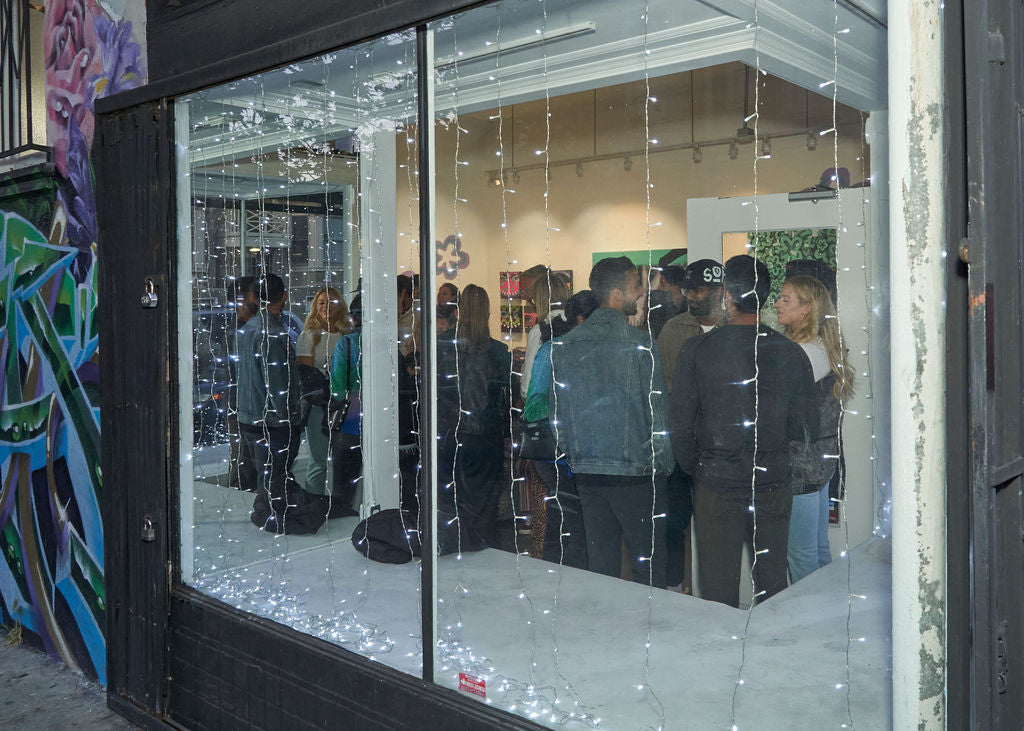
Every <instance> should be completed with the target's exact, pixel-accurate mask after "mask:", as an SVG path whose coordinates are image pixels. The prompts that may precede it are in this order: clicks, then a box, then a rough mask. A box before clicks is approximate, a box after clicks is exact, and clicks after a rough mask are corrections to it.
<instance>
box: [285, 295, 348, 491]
mask: <svg viewBox="0 0 1024 731" xmlns="http://www.w3.org/2000/svg"><path fill="white" fill-rule="evenodd" d="M350 329H351V321H350V320H349V316H348V307H346V306H345V300H344V299H342V296H341V292H339V291H338V290H337V289H335V288H334V287H321V288H320V289H318V290H317V292H316V294H315V295H313V304H312V306H311V307H310V308H309V315H308V316H307V317H306V324H305V327H304V328H303V330H302V332H301V333H300V334H299V342H298V347H297V348H296V353H297V355H298V360H299V370H300V371H301V372H302V375H303V391H304V392H306V393H310V394H313V395H310V396H309V397H307V398H306V401H307V402H308V403H309V416H308V418H307V419H306V444H308V445H309V461H308V462H307V467H306V491H307V492H309V493H312V494H313V495H325V496H326V495H329V494H330V489H329V485H328V473H327V452H328V448H329V444H328V442H329V439H328V436H329V435H328V433H327V427H326V424H327V419H326V404H327V398H328V397H329V395H330V386H329V385H328V384H329V379H330V376H331V357H332V355H333V353H334V347H335V346H336V345H337V344H338V341H339V340H341V338H342V337H343V336H344V335H345V333H347V332H348V331H349V330H350ZM317 391H319V392H320V395H315V394H316V393H317Z"/></svg>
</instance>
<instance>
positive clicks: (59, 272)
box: [0, 0, 145, 682]
mask: <svg viewBox="0 0 1024 731" xmlns="http://www.w3.org/2000/svg"><path fill="white" fill-rule="evenodd" d="M144 16H145V7H144V5H143V3H142V2H141V0H120V1H119V2H118V1H116V0H109V1H107V2H102V3H100V2H96V0H54V1H53V2H48V3H47V4H46V20H45V38H44V55H45V59H46V102H47V138H48V144H49V145H50V146H51V147H52V148H53V156H54V162H55V164H56V168H57V171H58V175H57V180H56V181H55V185H54V187H53V190H54V196H53V199H52V200H51V202H50V203H49V211H50V215H49V217H48V225H42V221H41V216H39V215H38V213H39V212H38V209H39V207H40V203H39V201H38V200H36V201H33V202H32V203H31V205H28V204H19V203H20V202H19V201H15V202H14V203H13V204H10V205H8V206H7V208H8V210H3V211H0V245H2V251H3V259H2V260H0V473H2V480H0V550H2V552H3V557H2V559H0V613H2V621H3V623H4V624H5V625H8V626H14V625H20V626H21V628H22V630H23V632H24V633H25V634H26V635H27V636H28V637H30V638H31V640H32V641H33V642H35V643H37V644H39V645H41V646H42V647H43V648H44V649H45V650H46V651H47V653H49V654H50V655H51V656H52V657H55V658H57V659H60V660H61V661H63V662H65V663H67V664H68V665H70V666H72V667H75V668H79V669H81V670H82V671H83V672H85V673H86V674H87V675H90V676H92V677H94V678H97V679H99V680H100V681H101V682H103V681H104V680H105V674H106V672H105V670H106V642H105V639H104V629H105V625H106V619H105V611H106V597H105V590H104V579H103V525H102V522H101V518H100V500H101V498H102V486H103V479H102V472H101V469H100V427H99V423H100V414H99V393H100V392H99V368H98V357H99V353H98V351H97V343H98V328H97V322H96V302H97V292H96V277H97V271H98V270H97V267H98V265H99V264H98V261H99V260H98V258H97V253H98V251H99V248H98V245H97V223H96V203H95V191H94V189H93V170H92V164H91V161H90V155H89V152H90V148H91V145H92V136H93V129H94V126H95V122H94V111H93V103H94V100H95V99H97V98H99V97H102V96H109V95H111V94H114V93H117V92H119V91H122V90H125V89H130V88H133V87H135V86H138V85H140V84H142V83H145V57H144V56H145V54H144V50H143V47H142V46H141V45H140V43H139V42H138V41H139V39H140V38H143V37H144V35H145V29H144V27H143V26H144V23H143V22H139V21H140V20H143V19H144ZM0 182H2V181H0ZM29 208H31V210H32V211H33V212H34V215H31V216H30V217H26V216H25V215H23V214H24V213H25V212H26V210H27V209H29Z"/></svg>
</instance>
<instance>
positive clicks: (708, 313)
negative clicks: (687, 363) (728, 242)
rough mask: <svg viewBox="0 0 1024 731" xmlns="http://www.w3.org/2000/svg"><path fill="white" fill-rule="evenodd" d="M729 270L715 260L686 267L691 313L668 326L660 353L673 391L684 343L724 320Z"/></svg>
mask: <svg viewBox="0 0 1024 731" xmlns="http://www.w3.org/2000/svg"><path fill="white" fill-rule="evenodd" d="M724 275H725V268H724V267H723V266H722V265H721V264H719V263H718V262H717V261H715V260H714V259H699V260H697V261H695V262H693V263H692V264H690V265H689V266H687V267H686V274H685V275H684V276H683V284H682V288H683V291H684V292H685V293H686V306H687V311H686V312H684V313H683V314H681V315H676V316H675V317H673V318H672V319H671V320H669V321H668V322H666V323H665V327H664V328H663V329H662V331H661V335H659V336H658V351H659V352H660V353H661V360H662V362H663V363H664V365H665V383H666V384H667V385H668V390H669V391H671V390H672V375H673V374H674V373H675V370H676V356H677V355H679V349H680V348H681V347H683V343H685V342H686V341H687V340H689V339H690V338H692V337H693V336H694V335H700V334H701V333H706V332H708V331H709V330H711V329H712V328H714V327H715V326H717V325H718V323H719V322H720V321H721V319H722V305H721V300H722V297H721V289H722V281H723V279H724Z"/></svg>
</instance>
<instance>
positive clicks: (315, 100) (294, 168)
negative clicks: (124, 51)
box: [175, 0, 891, 728]
mask: <svg viewBox="0 0 1024 731" xmlns="http://www.w3.org/2000/svg"><path fill="white" fill-rule="evenodd" d="M845 8H846V5H845V4H842V3H840V4H835V5H831V4H827V7H823V8H821V9H818V10H814V11H808V10H806V9H805V8H804V6H803V4H801V3H796V2H783V3H776V4H773V5H771V6H768V7H758V6H757V4H755V5H754V7H752V8H748V7H747V4H745V3H743V4H736V9H735V10H734V11H733V12H732V13H727V12H725V11H723V10H720V9H718V8H717V7H712V6H710V5H708V4H706V3H704V2H697V1H694V2H677V1H676V0H650V1H649V2H644V3H638V4H637V5H636V7H630V8H626V7H624V6H623V4H622V3H620V2H612V1H611V0H569V1H566V2H559V3H547V2H544V1H543V0H540V1H538V0H504V1H503V2H499V3H494V4H491V5H487V6H481V7H478V8H475V9H473V10H471V11H468V12H466V13H463V14H460V15H456V16H452V17H448V18H444V19H442V20H439V21H437V22H434V23H431V24H429V26H428V27H427V29H426V30H425V31H421V33H425V37H424V38H423V39H422V40H424V41H425V47H426V48H427V49H428V54H427V57H426V58H417V55H416V52H415V49H416V40H417V39H416V33H415V32H413V31H407V32H403V33H398V34H394V35H391V36H387V37H384V38H381V39H378V40H375V41H372V42H369V43H365V44H362V45H359V46H356V47H353V48H350V49H345V50H342V51H338V52H334V53H330V54H327V55H325V56H322V57H319V58H315V59H309V60H306V61H301V62H297V63H294V64H291V65H289V66H287V67H283V68H280V69H276V70H273V71H268V72H266V73H263V74H260V75H257V76H254V77H251V78H247V79H242V80H239V81H235V82H232V83H229V84H226V85H223V86H221V87H217V88H214V89H210V90H207V91H203V92H198V93H196V94H193V95H190V96H188V97H184V98H181V99H180V100H178V102H177V103H176V105H175V119H176V125H177V139H178V142H179V157H178V161H179V170H180V171H181V173H180V175H179V193H178V221H179V232H180V238H179V265H178V268H179V272H181V273H182V276H181V277H180V279H179V282H180V283H179V301H180V302H183V303H190V304H189V306H188V307H186V306H182V307H180V308H179V332H180V342H179V353H180V358H179V382H180V384H181V393H180V403H181V423H182V424H183V425H184V426H183V428H182V430H181V450H180V453H181V458H182V466H183V469H182V475H183V479H182V484H181V492H180V508H181V510H180V512H181V536H182V545H181V580H182V581H183V582H184V583H185V584H187V585H189V586H192V587H194V588H196V589H197V590H199V591H202V592H204V593H207V594H209V595H211V596H214V597H216V598H218V599H220V600H222V601H224V602H226V603H228V604H231V605H233V606H235V607H238V608H241V609H243V610H245V611H248V612H252V613H254V614H257V615H260V616H263V617H268V618H271V619H273V620H275V621H278V622H281V623H283V624H286V625H288V626H291V627H293V628H296V629H299V630H300V631H303V632H307V633H310V634H312V635H315V636H317V637H320V638H323V639H326V640H328V641H330V642H334V643H336V644H338V645H341V646H342V647H344V648H346V649H349V650H352V651H355V652H358V653H360V654H363V655H365V656H368V657H372V658H374V659H376V660H379V661H382V662H385V663H387V664H389V665H391V666H393V667H396V668H399V669H401V670H404V671H406V672H408V673H411V674H414V675H419V674H420V673H423V672H424V671H425V674H426V675H428V676H429V677H432V678H433V680H434V681H435V682H436V683H438V684H440V685H442V686H446V687H449V688H453V689H456V690H458V691H460V692H462V693H464V694H466V695H468V696H470V697H475V698H479V699H480V701H481V702H486V703H488V704H491V705H493V706H496V707H498V708H501V709H504V710H506V711H509V712H511V713H515V714H520V715H524V716H526V717H529V718H531V719H533V720H535V721H537V722H539V723H542V724H546V725H550V726H560V725H565V724H568V723H578V724H582V725H584V726H592V727H594V726H598V725H600V726H604V727H608V728H665V727H670V726H674V725H677V724H678V723H679V719H685V721H684V723H685V725H687V726H691V725H692V726H694V727H701V728H703V727H709V728H710V727H723V728H730V727H731V728H762V727H765V726H769V727H770V726H773V725H781V724H783V723H788V719H792V718H799V719H800V725H801V726H807V727H814V728H830V727H840V728H846V727H852V726H853V725H859V726H862V727H868V728H879V727H886V726H887V725H891V720H890V719H891V701H890V698H891V670H890V668H891V661H890V656H891V651H890V646H891V639H890V638H891V633H890V629H889V628H890V615H891V608H890V607H891V601H890V596H891V595H890V567H889V563H888V559H887V555H888V553H887V546H888V543H887V535H888V514H889V493H888V480H889V477H888V475H889V457H888V454H889V450H888V434H887V432H886V431H885V426H884V425H885V424H887V423H888V417H889V406H888V385H887V384H888V375H889V374H888V362H887V340H888V313H887V303H888V294H887V281H888V240H887V235H888V230H887V221H886V213H885V212H886V209H887V204H888V194H887V191H886V189H885V181H886V179H887V176H886V174H885V170H886V164H887V161H886V135H887V132H886V111H885V110H886V105H887V102H886V97H885V88H884V75H885V74H884V59H885V57H886V53H885V49H886V37H885V27H884V22H881V21H878V20H876V19H873V18H871V17H870V16H869V15H867V14H865V13H856V14H855V13H852V12H849V11H847V10H846V9H845ZM418 67H422V68H423V69H425V70H426V72H427V75H426V76H424V77H422V78H418V76H417V68H418ZM418 83H421V84H422V85H423V87H424V88H427V89H429V93H428V94H426V95H425V98H424V99H423V100H422V101H424V102H425V105H426V107H428V108H430V109H431V110H432V116H433V118H432V119H430V120H420V119H419V118H418V112H417V108H418V107H417V104H418V102H419V101H421V100H420V99H418V96H417V86H418ZM428 123H429V124H430V127H428V128H427V130H429V132H430V134H429V135H427V134H422V135H421V134H420V131H421V130H422V129H423V128H422V127H421V125H422V124H428ZM421 144H422V145H424V146H425V147H426V152H427V153H428V155H429V156H430V159H431V170H430V171H429V174H424V175H423V176H422V177H423V178H424V180H421V175H420V172H421V171H420V170H419V165H418V160H419V154H420V145H421ZM424 196H425V197H426V198H427V201H428V202H429V204H430V205H429V210H430V212H431V218H430V220H429V221H428V222H425V223H426V225H425V226H424V228H425V229H429V230H432V231H433V235H432V236H431V237H430V238H431V239H432V241H431V242H427V243H426V244H421V242H420V238H421V235H420V228H421V222H420V220H419V210H420V208H419V206H420V204H421V200H422V199H423V197H424ZM423 245H426V246H428V247H429V250H430V252H431V254H430V256H431V258H433V260H434V262H435V265H434V268H433V271H422V270H421V268H420V262H421V246H423ZM751 257H752V258H751ZM421 285H422V291H421ZM424 321H426V322H427V323H428V328H429V330H430V331H431V335H432V337H433V341H432V344H433V345H434V346H436V352H435V353H433V354H432V355H431V357H427V356H426V355H424V351H423V348H422V347H421V344H420V343H419V342H418V341H419V340H421V339H422V337H423V335H422V330H421V328H422V327H423V322H424ZM427 342H431V341H430V339H429V338H428V341H427ZM430 350H431V349H430V348H428V349H427V353H428V354H429V351H430ZM428 384H429V386H430V388H426V386H427V385H428ZM424 391H433V392H434V396H433V397H432V398H431V399H423V396H422V395H423V393H424ZM424 400H428V401H429V403H427V404H426V411H427V413H428V415H429V417H430V419H429V421H428V422H427V423H424V424H421V423H420V413H419V411H418V409H419V407H420V404H421V401H424ZM189 415H191V423H192V429H191V430H189V429H188V428H187V424H188V423H189ZM426 446H429V447H430V449H431V451H433V450H434V449H435V447H436V460H424V459H421V454H420V450H421V449H423V448H424V447H426ZM423 465H430V469H431V473H430V474H429V475H427V479H426V480H424V482H425V483H429V484H431V485H432V488H433V489H432V492H431V493H429V494H427V495H424V494H422V492H421V490H420V489H419V484H420V481H421V479H422V477H423V476H422V475H421V467H422V466H423ZM435 504H436V510H433V511H431V510H430V506H433V505H435ZM389 511H393V512H389ZM365 519H369V522H370V524H371V525H374V524H376V526H377V527H376V528H375V529H374V530H376V531H379V532H376V533H375V535H373V536H371V529H370V528H367V527H366V524H365V523H362V522H361V521H363V520H365ZM389 521H390V522H389ZM427 521H429V522H430V524H431V525H433V526H436V527H435V528H434V530H432V531H428V532H427V534H428V535H433V539H432V541H429V542H427V541H424V542H425V543H426V544H427V545H426V549H430V550H432V551H433V555H430V554H428V556H430V562H431V563H432V564H433V566H432V568H433V570H432V571H431V572H429V574H427V573H422V574H421V567H422V565H421V557H420V548H419V543H420V538H421V529H422V528H423V527H424V526H426V525H427ZM426 549H425V550H426ZM427 575H429V576H430V577H431V578H430V580H429V583H427V584H424V581H423V578H422V577H423V576H427ZM422 592H427V595H428V596H433V597H436V603H434V604H433V613H432V614H431V615H430V616H426V617H424V616H423V615H422V613H421V609H420V607H421V606H423V604H422V600H421V593H422ZM426 606H430V602H429V601H428V602H426ZM431 624H433V625H434V626H435V627H436V633H435V636H433V637H429V632H424V631H423V629H422V628H423V627H424V626H428V627H429V626H431ZM425 636H426V637H425ZM424 643H427V647H428V648H429V649H430V651H431V652H430V653H429V654H430V657H431V661H430V662H427V664H426V667H424V660H423V658H424V649H425V647H424Z"/></svg>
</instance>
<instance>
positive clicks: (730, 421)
mask: <svg viewBox="0 0 1024 731" xmlns="http://www.w3.org/2000/svg"><path fill="white" fill-rule="evenodd" d="M770 283H771V282H770V278H769V274H768V268H767V267H765V265H764V264H762V263H761V262H760V261H755V260H754V259H753V258H751V257H749V256H745V255H744V256H736V257H733V258H732V259H730V260H729V261H728V262H726V265H725V287H724V289H723V295H722V299H723V305H724V308H725V312H726V322H725V324H724V326H723V327H720V328H717V329H716V330H712V331H711V332H709V333H706V334H704V335H699V336H697V337H695V338H691V339H690V340H688V341H687V342H686V343H685V344H684V345H683V347H682V349H681V350H680V352H679V358H678V359H677V362H676V372H675V377H674V378H673V390H672V394H671V403H672V449H673V452H674V453H675V456H676V460H677V461H678V462H679V466H680V467H681V468H682V469H683V471H684V472H686V473H688V474H690V475H693V478H694V516H695V521H694V522H695V526H696V533H697V567H698V577H699V581H700V590H701V596H703V597H704V598H705V599H709V600H711V601H717V602H722V603H724V604H729V605H731V606H734V607H736V606H739V579H740V561H741V558H742V553H743V545H744V543H747V544H752V549H753V556H754V564H753V566H752V569H751V570H752V573H753V577H754V601H755V602H757V601H762V600H764V599H767V598H768V597H770V596H772V595H773V594H776V593H777V592H779V591H781V590H782V589H784V588H785V587H786V551H787V542H788V534H789V515H790V511H791V510H792V503H793V489H792V485H791V480H790V455H789V443H790V442H793V441H802V440H805V439H806V438H807V432H808V428H809V425H810V423H811V417H812V413H813V394H812V387H813V383H814V381H813V377H812V375H811V365H810V362H809V361H808V360H807V356H806V355H805V354H804V352H803V350H802V349H801V348H800V346H798V345H796V344H795V343H793V342H791V341H790V340H788V339H787V338H785V337H784V336H782V335H780V334H779V333H777V332H775V331H774V330H772V329H770V328H768V327H764V326H761V325H760V324H759V317H758V313H759V311H760V309H761V307H762V306H763V305H764V304H766V300H767V296H768V291H769V288H770Z"/></svg>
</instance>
